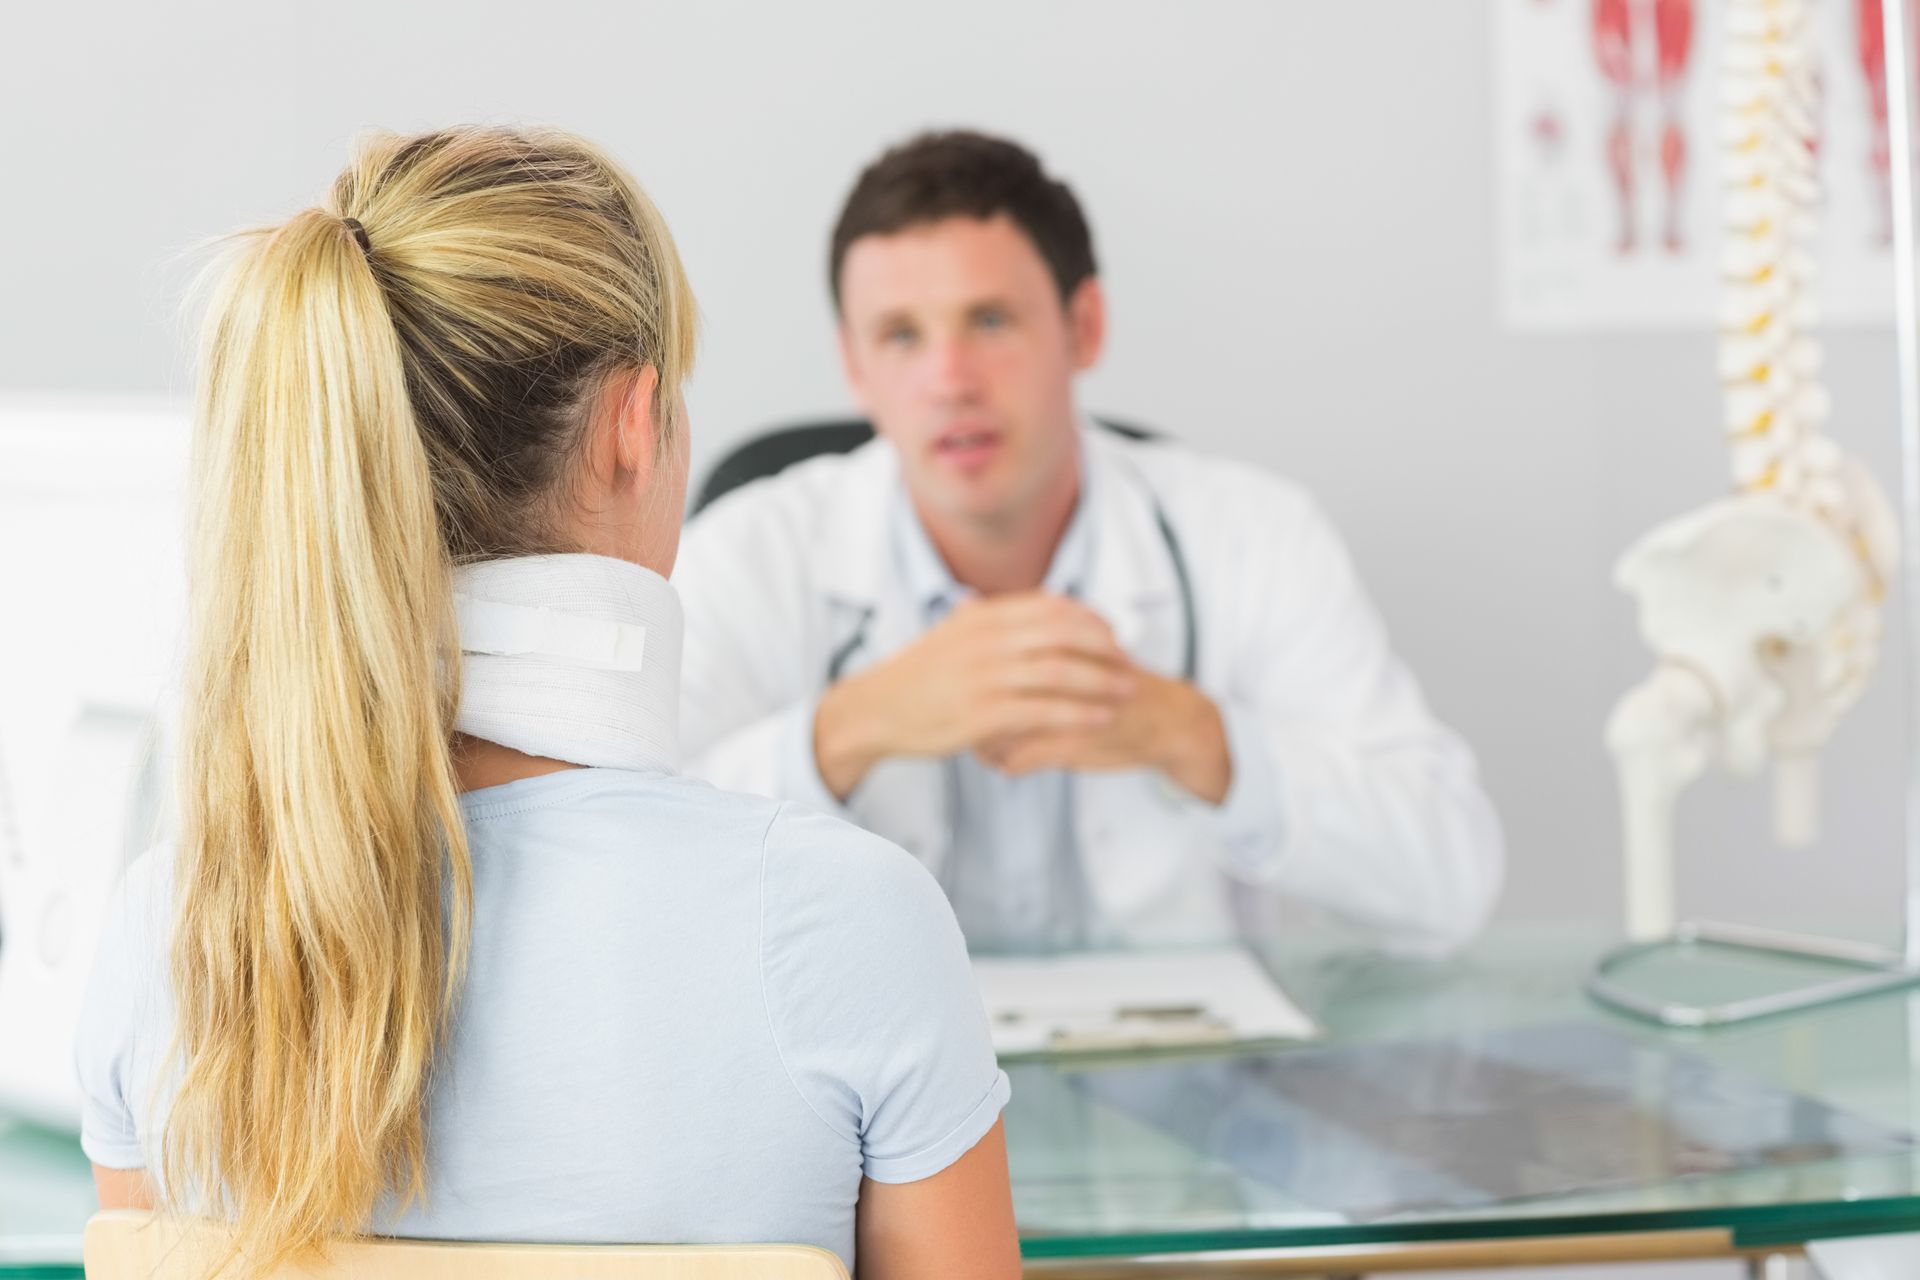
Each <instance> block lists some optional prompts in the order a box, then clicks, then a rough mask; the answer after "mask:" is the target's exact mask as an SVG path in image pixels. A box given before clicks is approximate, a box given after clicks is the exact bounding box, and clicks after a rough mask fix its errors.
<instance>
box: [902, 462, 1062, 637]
mask: <svg viewBox="0 0 1920 1280" xmlns="http://www.w3.org/2000/svg"><path fill="white" fill-rule="evenodd" d="M1077 465H1078V466H1079V467H1080V495H1079V497H1077V498H1076V499H1075V500H1074V504H1073V514H1072V515H1071V516H1069V517H1067V527H1066V530H1065V531H1064V532H1063V533H1062V534H1061V535H1060V541H1059V544H1058V545H1056V546H1055V547H1054V550H1053V559H1052V561H1051V562H1050V563H1049V564H1048V565H1047V574H1046V577H1045V579H1044V580H1043V581H1042V582H1041V584H1040V586H1041V590H1043V591H1049V592H1052V593H1053V594H1055V595H1064V596H1073V597H1076V598H1079V597H1081V596H1083V595H1084V594H1085V592H1086V587H1087V582H1088V580H1089V579H1090V578H1091V576H1092V573H1093V555H1094V545H1093V544H1094V537H1093V519H1092V517H1091V516H1089V515H1088V512H1089V511H1090V510H1091V509H1092V502H1091V501H1090V499H1089V495H1090V494H1091V492H1092V478H1091V474H1090V469H1089V468H1088V467H1087V465H1086V456H1085V454H1084V452H1083V453H1082V454H1081V456H1080V458H1079V460H1078V464H1077ZM892 537H893V555H894V562H895V565H896V566H897V568H898V570H899V573H900V579H901V581H902V582H903V583H905V584H906V588H907V593H908V595H909V596H910V597H911V598H912V600H913V602H914V604H915V605H916V606H917V607H918V608H919V609H920V611H921V614H922V616H923V618H924V619H925V620H926V621H928V622H933V621H937V620H938V619H939V618H941V617H943V616H945V615H946V613H947V612H948V611H949V610H951V609H952V608H953V607H954V606H955V605H957V604H959V603H960V601H961V600H963V599H965V598H966V597H968V596H970V595H973V594H975V593H974V591H973V590H972V588H970V587H966V586H963V585H961V584H960V583H959V582H957V581H955V580H954V576H953V572H952V571H951V570H950V569H948V568H947V563H946V561H945V560H943V559H941V558H940V552H939V550H938V549H937V548H936V547H935V546H934V545H933V538H932V537H931V536H930V535H929V534H928V533H927V528H926V525H925V524H923V523H922V522H921V520H920V515H919V512H918V511H916V510H915V509H914V505H913V498H912V496H911V495H910V494H909V493H908V492H907V489H906V486H905V485H900V486H898V489H897V492H896V493H895V498H894V504H893V515H892Z"/></svg>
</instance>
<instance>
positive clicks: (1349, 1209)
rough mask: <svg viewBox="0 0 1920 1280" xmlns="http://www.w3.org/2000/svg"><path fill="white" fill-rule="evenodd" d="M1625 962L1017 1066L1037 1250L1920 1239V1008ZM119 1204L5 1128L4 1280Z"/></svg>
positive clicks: (1303, 954) (1507, 967) (1715, 958)
mask: <svg viewBox="0 0 1920 1280" xmlns="http://www.w3.org/2000/svg"><path fill="white" fill-rule="evenodd" d="M1610 941H1611V939H1610V938H1609V937H1607V936H1605V935H1603V934H1600V933H1598V932H1587V933H1584V934H1582V933H1580V932H1578V931H1569V930H1567V929H1539V928H1534V929H1519V928H1506V929H1501V930H1496V931H1495V932H1493V933H1492V934H1490V935H1489V936H1488V937H1487V938H1486V939H1485V940H1483V941H1482V942H1481V943H1479V944H1478V945H1476V946H1474V947H1472V948H1470V949H1469V950H1468V951H1467V952H1465V953H1464V954H1463V955H1461V956H1459V957H1457V958H1455V959H1452V960H1449V961H1445V962H1439V963H1432V962H1422V961H1411V960H1401V959H1394V958H1390V957H1386V956H1382V955H1379V954H1377V953H1373V952H1369V951H1366V950H1363V949H1359V948H1356V947H1353V946H1351V945H1350V944H1348V945H1340V944H1335V943H1331V942H1327V941H1309V940H1300V941H1296V942H1291V943H1285V944H1277V945H1275V946H1273V947H1271V948H1267V949H1265V958H1266V959H1267V961H1268V963H1269V965H1270V967H1271V968H1272V969H1273V971H1274V972H1275V973H1276V974H1277V975H1278V976H1279V978H1280V980H1281V983H1282V985H1283V986H1284V987H1285V988H1286V989H1287V991H1288V992H1289V994H1291V995H1292V996H1293V997H1294V998H1295V999H1296V1000H1297V1001H1298V1002H1299V1003H1300V1004H1301V1006H1302V1007H1303V1008H1305V1009H1306V1010H1307V1011H1308V1012H1309V1013H1311V1014H1312V1015H1313V1016H1314V1017H1315V1018H1316V1019H1317V1020H1318V1021H1319V1022H1320V1023H1321V1025H1322V1026H1323V1027H1325V1028H1326V1031H1327V1037H1326V1039H1325V1040H1324V1041H1323V1042H1321V1043H1319V1044H1316V1045H1313V1046H1307V1047H1302V1048H1299V1049H1282V1050H1278V1051H1275V1050H1263V1051H1257V1052H1255V1053H1237V1054H1236V1053H1211V1054H1195V1055H1180V1056H1155V1057H1151V1058H1143V1057H1140V1056H1131V1057H1116V1058H1112V1059H1107V1060H1102V1061H1095V1062H1086V1061H1081V1062H1072V1061H1067V1060H1056V1061H1037V1062H1020V1063H1015V1064H1013V1065H1012V1066H1010V1067H1009V1074H1010V1075H1011V1076H1012V1078H1013V1083H1014V1090H1013V1101H1012V1103H1011V1104H1010V1105H1009V1107H1008V1110H1007V1112H1006V1126H1007V1143H1008V1152H1009V1159H1010V1162H1011V1166H1012V1172H1013V1189H1014V1207H1015V1214H1016V1217H1017V1218H1018V1220H1019V1224H1020V1232H1021V1238H1022V1247H1023V1250H1024V1252H1025V1253H1026V1255H1027V1257H1028V1258H1029V1259H1030V1260H1033V1261H1035V1262H1040V1261H1042V1260H1047V1259H1060V1260H1065V1259H1074V1258H1079V1259H1093V1258H1098V1257H1110V1258H1120V1257H1129V1256H1138V1255H1143V1254H1169V1253H1174V1254H1177V1253H1190V1252H1212V1251H1225V1250H1245V1249H1282V1248H1312V1247H1326V1246H1394V1245H1407V1244H1430V1243H1434V1242H1443V1241H1451V1240H1486V1239H1495V1238H1505V1239H1514V1238H1524V1237H1535V1238H1541V1237H1562V1236H1574V1235H1579V1236H1595V1235H1606V1234H1609V1233H1645V1232H1664V1231H1681V1230H1689V1229H1697V1228H1715V1229H1719V1230H1723V1231H1725V1232H1727V1233H1729V1235H1730V1237H1731V1242H1732V1244H1733V1246H1734V1247H1739V1248H1767V1247H1785V1246H1793V1245H1798V1244H1802V1243H1804V1242H1806V1241H1808V1240H1813V1239H1821V1238H1826V1237H1833V1236H1846V1235H1859V1234H1873V1233H1878V1232H1883V1231H1890V1230H1920V1148H1916V1147H1915V1146H1913V1145H1912V1144H1911V1143H1910V1142H1909V1140H1908V1139H1907V1137H1906V1135H1907V1134H1909V1133H1912V1132H1916V1131H1920V1088H1917V1087H1916V1078H1915V1073H1914V1069H1913V1067H1914V1063H1915V1062H1916V1060H1917V1058H1920V995H1909V994H1906V993H1899V994H1894V995H1885V996H1877V997H1871V998H1867V999H1863V1000H1857V1001H1854V1002H1851V1003H1848V1004H1841V1005H1835V1006H1832V1007H1830V1008H1827V1009H1823V1010H1816V1011H1814V1012H1811V1013H1804V1014H1797V1015H1791V1016H1788V1017H1783V1018H1779V1019H1776V1020H1772V1021H1767V1022H1758V1023H1753V1024H1749V1025H1745V1026H1736V1027H1728V1028H1721V1029H1717V1030H1710V1031H1690V1032H1675V1031H1666V1030H1661V1029H1658V1028H1654V1027H1651V1026H1647V1025H1643V1024H1640V1023H1637V1022H1634V1021H1632V1020H1630V1019H1626V1018H1623V1017H1621V1016H1619V1015H1616V1014H1612V1013H1609V1012H1607V1011H1604V1010H1602V1009H1600V1008H1598V1007H1596V1006H1594V1005H1593V1004H1592V1003H1590V1002H1589V1001H1588V1000H1587V999H1586V997H1585V996H1584V995H1583V994H1582V993H1581V990H1580V984H1581V982H1582V980H1583V979H1584V977H1585V975H1586V973H1587V969H1588V966H1589V965H1590V964H1591V962H1592V961H1593V959H1594V958H1595V957H1596V956H1598V955H1599V954H1600V952H1601V951H1602V950H1603V949H1604V948H1605V947H1606V946H1607V945H1608V943H1609V942H1610ZM1817 973H1819V970H1818V968H1817V967H1816V966H1814V965H1811V964H1806V963H1801V962H1784V961H1779V960H1763V959H1759V958H1753V957H1739V956H1727V955H1723V954H1717V953H1715V954H1704V953H1701V954H1694V955H1676V954H1667V955H1659V956H1655V957H1653V958H1650V959H1648V960H1646V961H1643V962H1640V963H1639V964H1638V965H1637V966H1636V967H1635V968H1633V969H1630V970H1628V971H1626V972H1624V973H1623V974H1621V975H1620V977H1621V979H1622V980H1623V981H1625V982H1628V983H1630V984H1635V985H1645V986H1648V987H1653V988H1658V989H1659V990H1661V991H1663V992H1665V993H1668V994H1672V995H1676V996H1680V997H1683V998H1688V999H1701V1000H1710V999H1723V998H1727V997H1730V996H1735V995H1742V994H1757V993H1759V992H1761V991H1765V990H1770V989H1776V988H1777V987H1780V986H1784V985H1786V984H1787V983H1788V982H1790V981H1793V980H1795V979H1800V978H1805V977H1807V976H1811V975H1814V974H1817ZM1469 1135H1471V1136H1470V1137H1469ZM1462 1139H1466V1140H1465V1141H1462ZM1496 1152H1501V1153H1510V1157H1509V1156H1508V1155H1504V1154H1495V1153H1496ZM1696 1170H1697V1172H1695V1171H1696ZM93 1207H94V1201H93V1190H92V1184H91V1181H90V1179H89V1176H88V1170H87V1164H86V1161H85V1159H84V1157H83V1156H82V1155H81V1154H80V1151H79V1148H78V1145H77V1143H76V1141H75V1140H74V1139H73V1137H72V1136H71V1135H64V1134H57V1133H51V1132H47V1131H45V1130H40V1129H35V1128H32V1127H29V1126H26V1125H23V1124H19V1123H14V1122H9V1121H7V1120H4V1119H0V1272H4V1273H6V1274H7V1275H9V1276H16V1277H17V1276H19V1275H22V1274H33V1275H44V1276H72V1275H78V1274H79V1272H78V1267H77V1263H78V1258H79V1244H80V1233H81V1229H82V1226H83V1225H84V1223H85V1221H86V1218H87V1216H88V1215H89V1214H90V1213H91V1212H92V1210H93Z"/></svg>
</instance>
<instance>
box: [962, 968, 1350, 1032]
mask: <svg viewBox="0 0 1920 1280" xmlns="http://www.w3.org/2000/svg"><path fill="white" fill-rule="evenodd" d="M973 972H974V977H975V979H976V980H977V981H978V982H979V984H980V994H981V996H982V998H983V999H984V1001H985V1002H986V1006H987V1017H988V1019H989V1021H990V1023H991V1025H992V1028H993V1047H994V1051H995V1052H996V1053H998V1054H1000V1055H1001V1056H1002V1057H1006V1056H1016V1055H1022V1054H1035V1053H1076V1052H1077V1053H1091V1052H1106V1051H1112V1050H1116V1049H1131V1048H1162V1047H1175V1046H1183V1045H1202V1044H1232V1043H1238V1042H1242V1041H1248V1040H1307V1039H1312V1038H1313V1037H1315V1036H1317V1035H1319V1034H1320V1030H1319V1028H1318V1027H1317V1026H1315V1025H1314V1023H1313V1020H1312V1019H1311V1018H1309V1017H1307V1015H1306V1014H1304V1013H1302V1012H1301V1011H1300V1009H1299V1008H1298V1006H1296V1005H1295V1004H1294V1003H1293V1001H1291V1000H1289V999H1288V998H1287V996H1286V993H1285V992H1283V991H1281V990H1280V988H1279V987H1278V986H1276V985H1275V984H1274V981H1273V979H1272V978H1270V977H1268V976H1267V973H1266V971H1265V970H1264V969H1263V968H1261V967H1260V964H1259V962H1258V961H1256V960H1255V959H1254V958H1253V956H1252V955H1251V954H1249V953H1248V952H1247V951H1246V950H1245V949H1244V948H1240V947H1218V948H1207V949H1204V950H1192V951H1100V952H1084V953H1078V954H1069V955H1060V956H1037V957H1034V956H978V957H975V958H974V962H973Z"/></svg>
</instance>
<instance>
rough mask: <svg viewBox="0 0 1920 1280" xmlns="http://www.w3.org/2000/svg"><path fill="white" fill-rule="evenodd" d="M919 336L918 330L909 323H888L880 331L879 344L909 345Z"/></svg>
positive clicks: (886, 345) (891, 345)
mask: <svg viewBox="0 0 1920 1280" xmlns="http://www.w3.org/2000/svg"><path fill="white" fill-rule="evenodd" d="M919 336H920V334H919V332H918V331H917V330H916V329H914V327H913V326H912V325H910V324H890V325H888V326H887V327H886V328H884V329H882V330H881V331H880V345H881V346H884V347H910V346H912V345H913V344H914V341H915V340H916V339H918V338H919Z"/></svg>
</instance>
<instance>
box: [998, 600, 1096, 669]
mask: <svg viewBox="0 0 1920 1280" xmlns="http://www.w3.org/2000/svg"><path fill="white" fill-rule="evenodd" d="M1001 649H1002V651H1003V652H1005V653H1008V654H1024V653H1042V652H1046V651H1048V650H1057V651H1062V652H1066V653H1077V654H1082V655H1085V656H1086V657H1089V658H1099V659H1102V660H1104V661H1107V662H1125V661H1126V660H1127V654H1126V650H1124V649H1122V648H1121V647H1120V641H1119V640H1117V639H1116V638H1115V637H1114V634H1113V628H1112V627H1110V626H1108V625H1107V621H1106V619H1105V618H1102V617H1099V616H1098V615H1096V614H1093V613H1087V612H1084V611H1081V612H1078V613H1060V612H1054V611H1048V612H1045V613H1041V614H1038V615H1035V616H1029V617H1025V618H1022V619H1020V620H1019V621H1017V622H1015V623H1012V624H1010V625H1008V626H1007V627H1006V628H1005V629H1004V630H1003V631H1002V632H1001Z"/></svg>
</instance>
